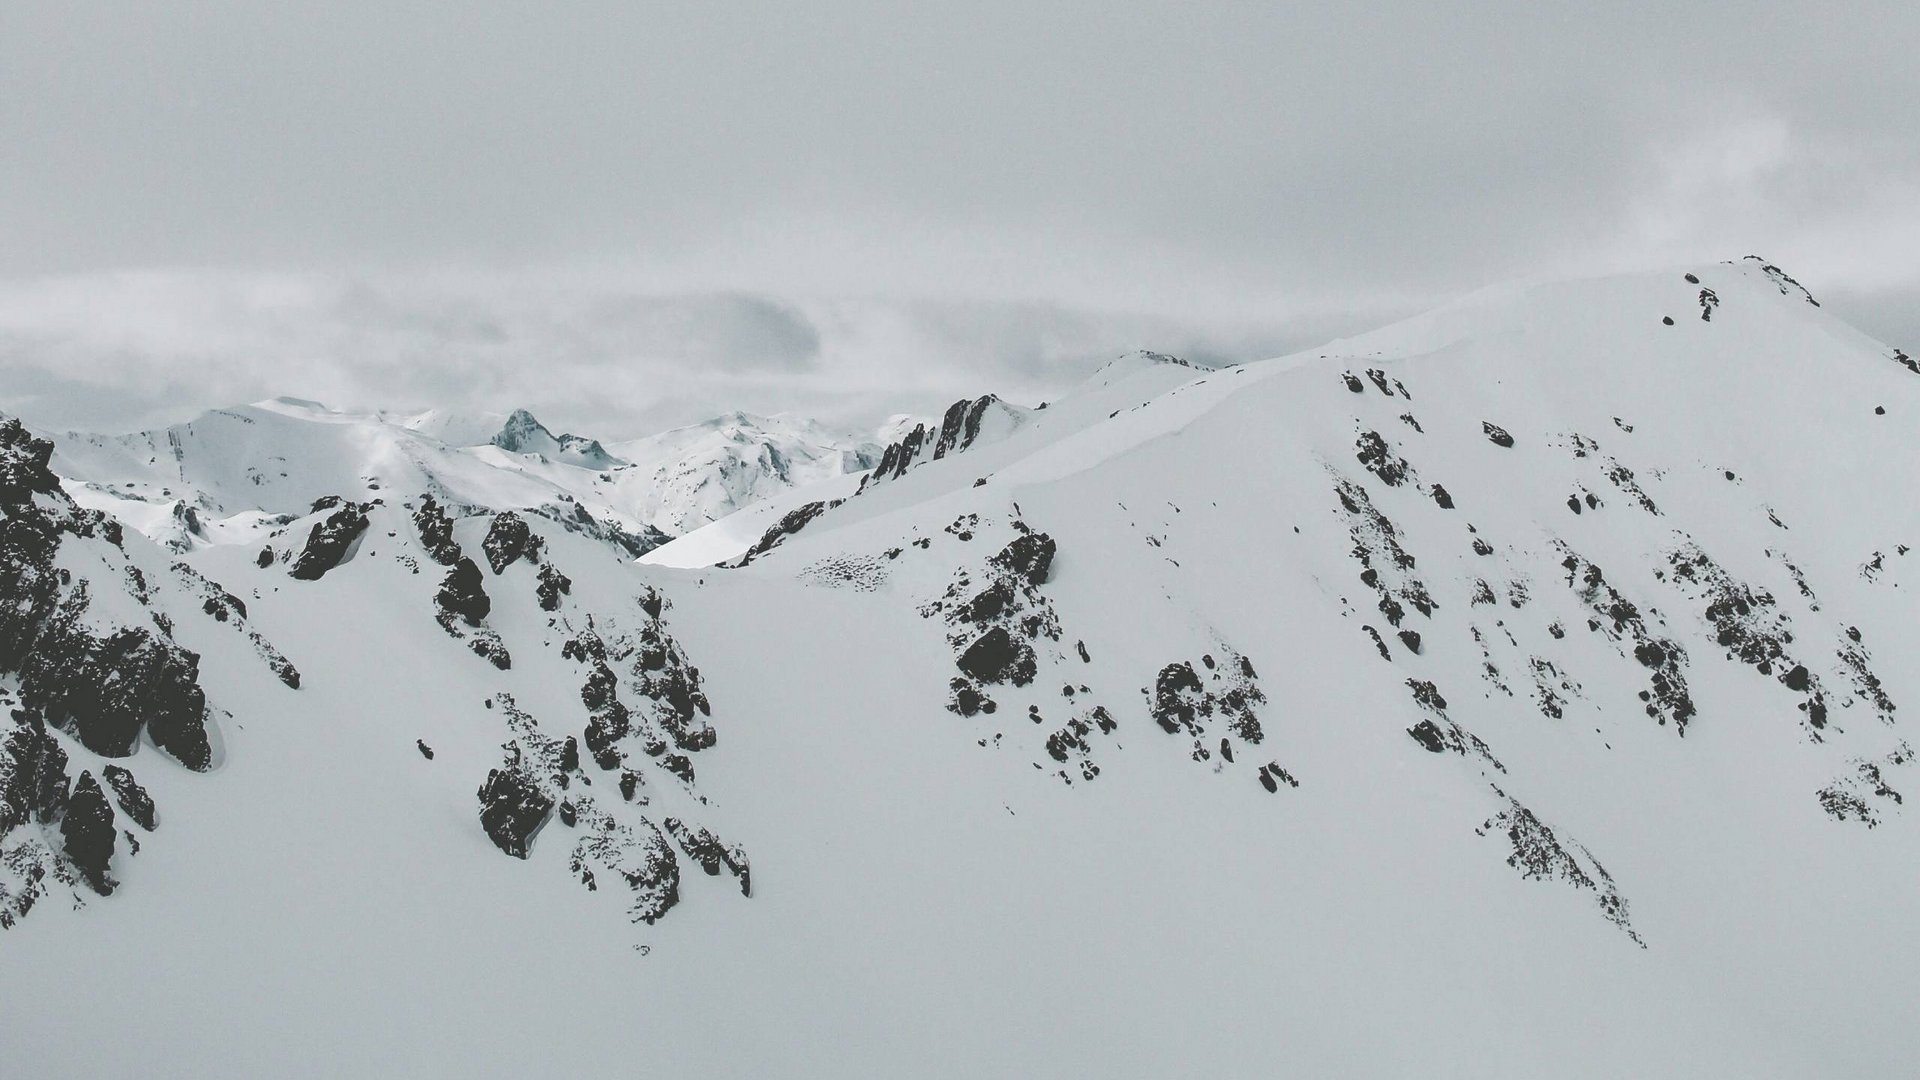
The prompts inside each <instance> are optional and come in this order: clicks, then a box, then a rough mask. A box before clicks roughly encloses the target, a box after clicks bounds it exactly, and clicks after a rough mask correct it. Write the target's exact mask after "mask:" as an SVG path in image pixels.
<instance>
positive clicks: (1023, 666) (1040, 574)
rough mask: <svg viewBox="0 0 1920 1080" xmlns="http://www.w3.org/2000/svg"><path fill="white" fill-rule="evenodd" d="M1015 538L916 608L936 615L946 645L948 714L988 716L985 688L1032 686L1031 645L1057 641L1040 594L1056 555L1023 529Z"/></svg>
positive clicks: (1038, 535)
mask: <svg viewBox="0 0 1920 1080" xmlns="http://www.w3.org/2000/svg"><path fill="white" fill-rule="evenodd" d="M1013 526H1014V531H1015V536H1014V538H1013V539H1012V540H1011V541H1009V542H1008V543H1007V544H1006V545H1005V546H1004V547H1002V548H1001V549H1000V550H999V551H996V552H995V553H994V554H992V555H990V556H988V558H987V561H986V565H985V566H984V567H982V568H981V569H980V570H979V571H978V577H977V578H976V576H975V572H972V571H969V570H967V569H965V568H962V569H961V570H960V571H959V572H958V573H957V574H956V576H955V579H954V582H953V584H951V585H949V586H948V587H947V590H946V592H945V594H944V595H943V596H941V598H940V599H938V600H935V601H933V602H932V603H930V604H928V605H926V606H925V607H923V608H922V609H921V614H923V615H926V616H928V617H932V616H934V615H940V616H942V617H943V618H944V619H945V621H946V623H947V627H948V632H947V643H948V645H949V646H950V647H952V649H953V650H954V666H955V667H957V668H958V669H959V670H960V677H958V678H955V679H953V680H952V682H951V684H950V686H949V691H950V698H949V704H948V708H949V709H950V710H951V711H953V712H956V713H959V714H960V715H962V716H973V715H975V714H978V713H982V712H988V713H990V712H992V711H993V710H994V704H993V700H992V698H991V697H990V696H989V695H988V694H987V693H986V690H985V688H986V687H988V686H1000V685H1012V686H1015V687H1022V686H1028V685H1031V684H1032V683H1033V681H1034V679H1035V678H1036V677H1037V676H1038V674H1039V656H1038V654H1037V653H1036V652H1035V649H1034V643H1035V642H1037V641H1039V640H1041V639H1046V640H1049V641H1059V640H1060V623H1059V619H1058V618H1057V617H1056V616H1055V615H1054V612H1053V605H1052V604H1051V603H1050V602H1049V601H1048V600H1047V598H1046V597H1045V596H1044V595H1042V594H1041V592H1040V586H1041V585H1043V584H1045V583H1046V581H1047V577H1048V575H1049V574H1050V573H1051V572H1052V567H1053V560H1054V556H1055V554H1056V552H1057V548H1056V545H1055V544H1054V541H1053V538H1052V537H1050V536H1048V535H1047V534H1046V533H1043V532H1036V531H1034V530H1033V529H1031V528H1029V527H1028V526H1027V525H1026V524H1025V523H1024V522H1021V521H1019V520H1018V519H1016V520H1015V521H1014V523H1013Z"/></svg>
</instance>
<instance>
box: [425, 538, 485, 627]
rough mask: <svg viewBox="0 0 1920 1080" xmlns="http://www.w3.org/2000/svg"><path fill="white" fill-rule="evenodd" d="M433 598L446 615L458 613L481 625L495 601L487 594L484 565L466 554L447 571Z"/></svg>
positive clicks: (468, 622)
mask: <svg viewBox="0 0 1920 1080" xmlns="http://www.w3.org/2000/svg"><path fill="white" fill-rule="evenodd" d="M433 602H434V603H435V604H437V605H438V606H439V608H440V610H441V611H442V612H443V613H445V614H446V615H450V616H457V617H459V619H460V620H461V621H462V622H464V623H466V624H467V625H468V626H479V625H480V623H481V621H482V620H484V619H485V618H486V617H487V613H488V612H490V611H492V610H493V601H492V600H491V599H489V598H488V597H487V588H486V579H485V578H483V577H482V576H481V574H480V567H478V566H476V565H475V564H474V561H473V560H472V559H469V558H467V557H466V556H464V555H462V556H460V557H459V558H458V559H456V560H455V562H454V564H453V569H452V570H449V571H447V576H446V580H444V581H442V582H441V583H440V591H439V592H437V593H435V594H434V597H433Z"/></svg>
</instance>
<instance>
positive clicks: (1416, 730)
mask: <svg viewBox="0 0 1920 1080" xmlns="http://www.w3.org/2000/svg"><path fill="white" fill-rule="evenodd" d="M1407 734H1409V735H1411V736H1413V741H1414V742H1417V743H1419V744H1420V745H1421V746H1424V747H1426V748H1427V752H1428V753H1432V754H1439V753H1443V752H1445V751H1446V749H1447V744H1446V740H1445V739H1444V738H1442V737H1441V734H1440V726H1439V725H1438V724H1435V723H1434V722H1433V721H1431V720H1422V721H1420V722H1419V723H1417V724H1415V725H1413V726H1412V727H1410V728H1408V729H1407Z"/></svg>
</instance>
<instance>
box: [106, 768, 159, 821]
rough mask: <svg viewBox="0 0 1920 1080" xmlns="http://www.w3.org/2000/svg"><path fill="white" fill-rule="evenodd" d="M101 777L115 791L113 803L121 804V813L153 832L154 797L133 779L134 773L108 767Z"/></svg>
mask: <svg viewBox="0 0 1920 1080" xmlns="http://www.w3.org/2000/svg"><path fill="white" fill-rule="evenodd" d="M100 775H101V776H104V777H106V779H107V786H108V787H110V788H112V789H113V801H114V802H116V803H119V804H120V810H121V812H122V813H124V814H126V815H127V816H128V817H130V818H132V819H133V823H134V824H135V825H138V826H140V827H141V828H142V829H144V830H146V831H147V832H152V831H153V829H154V825H155V820H154V815H153V797H152V796H151V795H148V794H147V789H146V788H143V787H141V786H140V781H138V780H135V779H134V778H133V773H132V772H130V771H128V770H126V769H123V768H121V767H120V766H118V765H108V766H106V767H105V768H103V769H101V770H100Z"/></svg>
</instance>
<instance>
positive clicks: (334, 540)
mask: <svg viewBox="0 0 1920 1080" xmlns="http://www.w3.org/2000/svg"><path fill="white" fill-rule="evenodd" d="M328 499H331V500H332V501H331V502H329V501H328ZM328 499H322V500H320V502H318V503H315V504H314V509H315V510H320V509H323V508H324V507H323V506H322V505H321V504H322V503H325V504H326V505H328V506H337V509H335V510H334V511H333V513H331V514H329V515H327V516H326V517H325V518H324V519H322V520H321V521H319V522H317V523H316V524H315V525H314V526H313V528H312V529H311V530H310V531H309V532H308V533H307V546H306V547H305V548H304V549H302V550H301V552H300V557H299V558H297V559H295V560H294V562H293V568H292V569H291V570H289V571H287V573H288V574H289V575H290V576H292V577H293V578H295V579H297V580H300V581H318V580H320V579H321V578H322V577H324V576H326V573H327V571H329V570H332V569H333V568H334V567H336V566H339V565H340V563H341V562H342V561H344V560H345V559H346V557H347V554H348V552H350V551H352V550H353V544H354V541H356V540H358V539H360V534H361V533H363V532H365V531H366V530H367V511H366V508H365V507H362V506H359V505H356V504H354V503H348V502H341V501H340V498H339V496H337V495H336V496H329V497H328Z"/></svg>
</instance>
